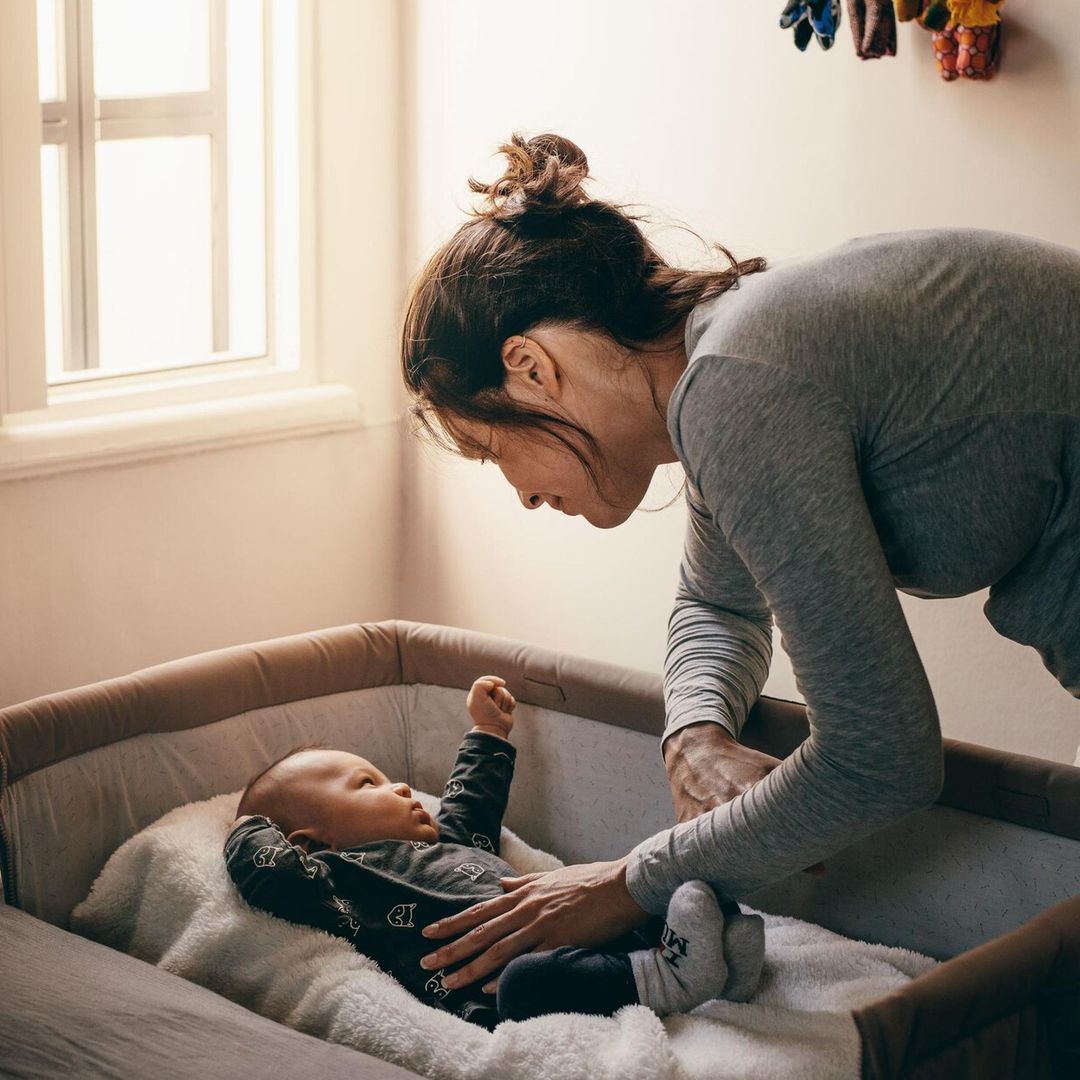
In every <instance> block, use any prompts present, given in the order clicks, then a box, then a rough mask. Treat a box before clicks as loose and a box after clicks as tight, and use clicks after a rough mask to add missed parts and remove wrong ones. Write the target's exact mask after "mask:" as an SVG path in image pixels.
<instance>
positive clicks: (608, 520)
mask: <svg viewBox="0 0 1080 1080" xmlns="http://www.w3.org/2000/svg"><path fill="white" fill-rule="evenodd" d="M633 512H634V511H633V508H631V509H629V510H627V509H624V508H623V507H621V506H601V507H596V508H595V509H590V510H584V511H582V513H581V516H582V517H583V518H584V519H585V520H586V521H587V522H588V523H589V524H590V525H592V526H593V527H594V528H596V529H614V528H616V527H617V526H619V525H622V524H623V522H624V521H627V520H628V519H629V517H630V515H631V514H632V513H633Z"/></svg>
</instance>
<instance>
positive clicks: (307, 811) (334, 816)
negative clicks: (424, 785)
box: [280, 750, 439, 851]
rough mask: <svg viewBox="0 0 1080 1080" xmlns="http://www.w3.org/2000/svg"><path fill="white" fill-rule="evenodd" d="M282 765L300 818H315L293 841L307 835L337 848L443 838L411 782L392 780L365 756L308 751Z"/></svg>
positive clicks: (327, 751)
mask: <svg viewBox="0 0 1080 1080" xmlns="http://www.w3.org/2000/svg"><path fill="white" fill-rule="evenodd" d="M280 767H281V768H282V770H283V771H282V775H281V780H282V782H283V783H285V784H286V785H287V791H288V794H289V798H290V799H295V800H296V808H297V811H298V815H297V816H298V819H301V820H307V821H310V822H311V824H310V825H309V826H305V827H303V828H301V829H297V830H296V831H294V832H293V833H292V834H291V835H290V836H289V840H290V841H291V842H293V843H301V842H302V839H303V836H305V835H306V836H307V837H309V838H310V839H313V840H316V841H317V842H318V845H322V846H324V847H327V848H330V849H331V850H335V851H338V850H341V849H342V848H350V847H356V846H357V845H359V844H367V843H370V842H371V841H373V840H425V841H427V842H428V843H433V842H435V841H436V840H438V839H439V830H438V829H437V828H436V826H435V823H434V821H432V819H431V817H430V815H429V814H428V813H427V811H426V810H424V809H423V807H422V806H421V805H420V801H419V800H418V799H414V798H413V794H412V792H411V791H410V790H409V785H408V784H405V783H392V782H391V781H390V780H388V779H387V778H386V777H385V776H384V775H383V774H382V773H381V772H380V771H379V770H378V769H377V768H375V766H374V765H372V764H371V762H370V761H368V760H367V759H366V758H362V757H358V756H357V755H356V754H348V753H346V752H345V751H344V750H305V751H303V752H301V753H299V754H294V755H293V756H292V757H290V758H286V759H285V761H283V762H282V763H281V766H280Z"/></svg>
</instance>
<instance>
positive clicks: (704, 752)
mask: <svg viewBox="0 0 1080 1080" xmlns="http://www.w3.org/2000/svg"><path fill="white" fill-rule="evenodd" d="M779 764H780V759H779V758H774V757H771V756H770V755H769V754H763V753H761V752H760V751H759V750H751V749H750V747H749V746H743V745H742V743H740V742H739V741H738V740H737V739H736V738H735V737H734V736H733V735H732V734H731V732H729V731H728V730H727V728H725V727H723V726H721V725H720V724H714V723H712V722H711V721H710V722H707V723H701V724H689V725H688V726H687V727H684V728H682V729H680V730H679V731H677V732H675V734H674V735H672V736H671V738H670V739H668V740H667V742H666V743H664V767H665V768H666V769H667V774H668V783H669V784H670V785H671V798H672V801H673V802H674V804H675V815H676V817H677V818H678V819H679V821H680V822H683V821H690V820H691V819H692V818H696V817H700V816H701V815H702V814H707V813H708V812H709V811H710V810H712V809H714V808H715V807H717V806H723V805H724V803H727V802H731V800H732V799H735V798H737V797H738V796H739V795H741V794H742V793H743V792H744V791H746V789H747V788H751V787H753V786H754V784H756V783H757V782H758V781H759V780H761V779H762V778H763V777H765V776H768V775H769V773H771V772H772V771H773V769H775V768H776V766H777V765H779ZM807 873H811V874H814V875H820V874H823V873H825V867H824V866H823V865H822V864H821V863H815V864H814V865H813V866H810V867H807Z"/></svg>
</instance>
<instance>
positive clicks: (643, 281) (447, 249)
mask: <svg viewBox="0 0 1080 1080" xmlns="http://www.w3.org/2000/svg"><path fill="white" fill-rule="evenodd" d="M499 149H500V153H503V154H505V155H506V162H507V164H506V171H505V173H504V174H503V175H502V176H501V177H500V178H499V179H498V180H496V181H495V182H494V183H493V184H482V183H479V182H478V181H477V180H474V179H472V178H470V179H469V187H470V189H471V190H472V191H474V192H477V193H479V194H483V195H485V196H486V198H485V199H484V200H483V203H482V205H481V206H480V208H479V209H474V210H473V211H472V218H471V220H469V221H467V222H466V223H465V224H464V225H462V226H461V227H460V228H459V229H458V231H457V232H456V233H455V234H454V235H453V236H452V237H451V238H450V239H449V240H448V241H447V242H446V243H445V244H444V245H443V246H442V247H441V248H440V249H439V250H438V251H437V252H436V253H435V254H434V255H433V256H432V257H431V259H430V260H429V261H428V263H427V265H426V266H425V267H424V268H423V270H422V271H421V272H420V274H419V276H418V277H417V279H416V280H415V281H414V283H413V287H412V291H411V295H410V298H409V303H408V309H407V312H406V316H405V325H404V330H403V333H402V349H401V354H402V373H403V375H404V379H405V384H406V386H407V387H408V389H409V391H410V392H411V393H412V395H413V398H414V402H413V405H412V407H411V409H410V412H411V414H412V416H413V417H414V419H415V420H416V421H418V430H419V431H420V433H421V434H423V435H427V436H428V437H430V438H432V439H433V441H435V442H436V443H437V444H439V445H441V446H443V447H445V448H448V449H450V450H453V451H455V452H457V453H459V454H462V455H464V456H465V457H473V458H475V457H486V456H490V453H491V452H490V450H489V448H488V447H486V446H484V445H481V444H480V443H478V442H477V441H476V440H475V439H471V438H469V437H468V435H467V434H466V433H465V432H464V431H463V430H462V429H461V428H460V427H458V426H457V425H456V424H455V420H458V419H462V420H470V421H479V422H481V423H485V424H490V425H499V426H501V427H511V428H516V429H519V430H524V429H531V430H538V431H543V432H546V433H548V434H549V435H551V436H552V437H554V438H555V439H557V440H558V441H559V442H561V443H562V444H563V445H565V446H566V447H567V448H568V449H569V450H571V451H572V452H573V453H574V454H575V455H576V456H577V458H578V460H579V461H580V462H581V463H582V465H583V466H584V467H585V469H586V471H587V473H588V474H589V476H590V478H591V479H592V482H593V483H594V484H595V485H597V486H599V485H598V482H597V475H596V472H595V470H594V467H593V462H592V461H590V460H589V459H588V458H587V457H586V456H585V455H584V454H583V453H582V450H581V449H580V447H579V445H578V442H577V441H575V439H576V440H580V442H581V443H583V444H584V445H586V446H588V447H589V449H590V451H591V453H592V455H593V458H594V459H595V461H596V462H597V463H601V464H602V459H601V455H600V450H599V447H598V446H597V444H596V441H595V440H594V439H593V438H592V436H591V435H590V434H589V433H588V432H587V431H585V430H584V429H583V428H580V427H578V426H577V425H576V424H573V423H572V422H570V421H568V420H566V419H564V418H561V417H556V416H552V415H549V414H547V413H545V412H543V411H542V410H538V409H530V408H525V407H523V406H522V405H520V404H518V403H516V402H515V401H513V400H512V399H511V398H510V396H509V395H508V394H506V393H505V391H504V389H503V383H504V378H505V374H506V372H505V369H504V367H503V362H502V345H503V342H505V341H506V339H507V338H510V337H513V336H514V335H516V334H525V333H527V332H528V331H529V330H530V329H532V328H534V327H537V326H540V325H542V324H547V325H559V326H568V327H574V328H576V329H579V330H583V331H592V332H598V333H601V334H604V335H607V336H608V337H610V338H611V339H613V340H614V341H616V342H617V343H618V344H619V345H621V346H623V347H625V348H632V349H634V350H636V351H641V352H647V351H650V350H651V349H657V348H663V347H664V345H663V344H662V343H663V342H665V339H667V341H668V342H670V338H671V335H672V333H673V332H674V331H675V330H676V329H677V328H678V327H680V326H681V324H682V322H683V320H684V319H685V318H686V316H687V315H688V314H689V313H690V310H691V308H693V307H694V306H695V305H696V304H698V303H700V302H701V301H703V300H707V299H709V298H711V297H714V296H718V295H719V294H720V293H722V292H725V291H726V290H727V289H729V288H731V287H732V285H736V284H737V282H738V279H739V276H740V275H741V274H750V273H754V272H756V271H758V270H763V269H765V265H766V264H765V260H764V259H763V258H754V259H749V260H747V261H744V262H737V261H736V259H735V257H734V256H733V255H732V254H731V252H730V251H728V250H727V248H725V247H724V246H723V245H721V244H715V245H714V247H715V248H717V249H719V250H720V251H722V252H723V253H724V254H725V255H726V256H727V258H728V261H729V263H730V266H729V267H726V268H724V269H722V270H685V269H682V268H680V267H676V266H671V265H669V264H668V263H667V262H665V261H664V259H663V258H661V256H660V255H659V254H658V253H657V251H656V250H655V248H654V247H653V246H652V244H650V243H649V241H648V240H647V239H646V238H645V236H644V234H643V233H642V231H641V229H640V228H639V227H638V225H637V222H638V221H640V220H648V219H647V218H644V217H643V216H642V215H634V214H630V213H627V212H626V210H625V209H624V207H623V206H620V205H616V204H614V203H608V202H604V201H602V200H600V199H592V198H590V197H589V196H588V195H587V194H586V193H585V191H584V190H583V185H584V183H585V181H586V180H587V179H588V178H589V164H588V161H587V160H586V158H585V154H584V153H583V152H582V151H581V149H580V148H579V147H578V146H577V145H575V144H574V143H572V142H571V141H570V140H569V139H564V138H562V137H561V136H559V135H553V134H545V135H537V136H536V137H535V138H532V139H529V140H528V141H527V142H526V141H525V139H523V138H522V136H521V135H519V134H514V135H513V136H512V137H511V140H510V142H509V143H505V144H503V145H502V146H501V147H500V148H499ZM695 235H696V234H695ZM647 374H648V372H647ZM650 386H652V380H651V378H650ZM652 393H653V403H654V405H656V406H657V409H658V410H659V404H658V402H657V400H656V392H655V387H654V386H652Z"/></svg>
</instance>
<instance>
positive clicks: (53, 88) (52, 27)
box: [37, 0, 64, 101]
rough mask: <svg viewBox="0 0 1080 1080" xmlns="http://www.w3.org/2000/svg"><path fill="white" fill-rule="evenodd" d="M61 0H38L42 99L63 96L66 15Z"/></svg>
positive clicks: (51, 99)
mask: <svg viewBox="0 0 1080 1080" xmlns="http://www.w3.org/2000/svg"><path fill="white" fill-rule="evenodd" d="M60 2H61V0H37V49H38V95H39V98H40V100H41V101H56V100H58V99H59V98H60V97H61V96H62V91H61V85H62V83H61V74H62V73H61V64H62V62H63V56H64V42H63V36H62V28H63V25H64V16H63V13H62V12H61V11H60Z"/></svg>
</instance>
